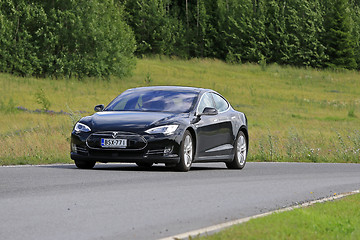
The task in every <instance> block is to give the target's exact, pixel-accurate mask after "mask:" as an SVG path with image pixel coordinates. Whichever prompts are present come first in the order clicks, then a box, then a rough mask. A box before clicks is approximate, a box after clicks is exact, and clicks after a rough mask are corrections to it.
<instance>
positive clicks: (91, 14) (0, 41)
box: [0, 0, 135, 78]
mask: <svg viewBox="0 0 360 240" xmlns="http://www.w3.org/2000/svg"><path fill="white" fill-rule="evenodd" d="M122 16H123V9H122V8H121V7H120V6H119V5H117V4H115V3H113V1H111V0H54V1H40V0H32V1H30V3H29V1H25V0H8V1H1V2H0V55H1V56H2V57H1V58H0V71H2V72H9V73H14V74H17V75H22V76H25V75H35V76H43V77H44V76H55V77H58V76H65V77H72V76H75V77H77V78H82V77H84V76H89V77H91V76H96V77H108V76H109V75H116V76H119V77H123V76H125V75H128V74H129V73H130V72H131V70H132V68H133V66H134V63H135V62H134V61H135V60H134V57H133V52H134V50H135V40H134V36H133V33H132V31H131V29H130V28H129V26H128V25H127V24H126V23H125V21H124V20H123V17H122Z"/></svg>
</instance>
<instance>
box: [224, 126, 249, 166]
mask: <svg viewBox="0 0 360 240" xmlns="http://www.w3.org/2000/svg"><path fill="white" fill-rule="evenodd" d="M246 157H247V141H246V137H245V134H244V132H242V131H240V132H239V135H238V137H237V138H236V142H235V156H234V159H233V161H232V162H229V163H226V166H227V167H228V168H229V169H243V168H244V167H245V164H246Z"/></svg>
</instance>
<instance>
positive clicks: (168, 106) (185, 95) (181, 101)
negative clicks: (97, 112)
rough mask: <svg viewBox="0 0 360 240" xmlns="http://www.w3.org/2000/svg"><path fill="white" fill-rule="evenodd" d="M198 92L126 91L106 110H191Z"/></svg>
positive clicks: (179, 111) (177, 111)
mask: <svg viewBox="0 0 360 240" xmlns="http://www.w3.org/2000/svg"><path fill="white" fill-rule="evenodd" d="M196 99H197V93H196V92H190V91H183V92H178V91H169V90H156V91H151V90H146V91H144V90H139V91H126V92H124V93H123V94H121V95H120V96H118V97H117V98H115V100H114V101H112V102H111V103H110V104H109V106H108V107H107V108H106V109H105V111H149V112H175V113H183V112H189V111H190V110H191V109H192V107H193V105H194V103H195V102H196Z"/></svg>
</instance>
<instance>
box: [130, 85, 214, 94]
mask: <svg viewBox="0 0 360 240" xmlns="http://www.w3.org/2000/svg"><path fill="white" fill-rule="evenodd" d="M146 90H149V91H157V90H158V91H159V90H160V91H161V90H168V91H189V92H197V93H200V92H203V91H209V90H210V89H204V88H196V87H183V86H151V87H138V88H131V89H128V90H127V91H146ZM211 91H212V90H211Z"/></svg>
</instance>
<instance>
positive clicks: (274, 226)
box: [193, 194, 360, 240]
mask: <svg viewBox="0 0 360 240" xmlns="http://www.w3.org/2000/svg"><path fill="white" fill-rule="evenodd" d="M359 209H360V194H356V195H352V196H349V197H346V198H343V199H340V200H336V201H333V202H326V203H318V204H315V205H312V206H310V207H307V208H301V209H296V210H293V211H289V212H282V213H274V214H271V215H270V216H267V217H263V218H257V219H253V220H250V221H249V222H246V223H243V224H241V225H236V226H233V227H230V228H228V229H225V230H223V231H221V232H219V233H216V234H214V235H211V236H205V237H196V238H193V239H199V240H200V239H202V240H216V239H221V240H230V239H309V240H313V239H353V240H355V239H360V211H359Z"/></svg>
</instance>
